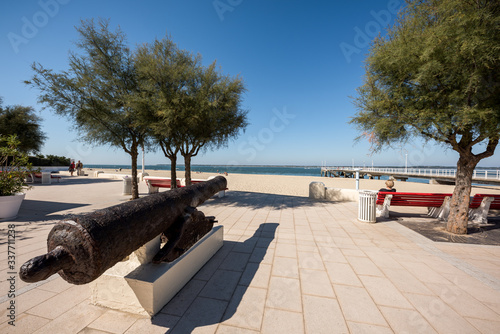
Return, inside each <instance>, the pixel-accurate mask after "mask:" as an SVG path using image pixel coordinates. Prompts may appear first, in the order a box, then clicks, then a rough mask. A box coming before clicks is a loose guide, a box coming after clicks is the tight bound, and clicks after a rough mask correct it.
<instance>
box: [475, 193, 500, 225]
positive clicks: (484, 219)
mask: <svg viewBox="0 0 500 334" xmlns="http://www.w3.org/2000/svg"><path fill="white" fill-rule="evenodd" d="M490 209H493V210H499V209H500V195H495V194H476V195H474V197H472V199H471V201H470V203H469V220H470V221H472V222H473V223H476V224H487V223H488V212H489V210H490Z"/></svg>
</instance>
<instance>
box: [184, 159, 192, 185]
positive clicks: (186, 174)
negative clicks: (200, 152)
mask: <svg viewBox="0 0 500 334" xmlns="http://www.w3.org/2000/svg"><path fill="white" fill-rule="evenodd" d="M184 165H185V172H184V177H185V178H186V186H190V185H191V155H189V154H186V155H185V156H184Z"/></svg>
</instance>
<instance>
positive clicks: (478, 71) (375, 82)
mask: <svg viewBox="0 0 500 334" xmlns="http://www.w3.org/2000/svg"><path fill="white" fill-rule="evenodd" d="M499 79H500V3H499V2H497V1H485V0H477V1H472V0H471V1H463V0H407V1H406V7H405V8H404V10H403V11H402V13H401V14H400V16H399V18H398V20H397V22H396V23H395V25H394V26H393V27H392V28H390V29H389V30H388V32H387V36H379V37H378V38H376V39H375V40H374V41H373V43H372V46H371V49H370V52H369V55H368V57H367V59H366V74H365V80H364V84H363V86H361V87H360V88H359V89H358V97H357V98H356V99H355V101H354V102H355V104H356V106H357V107H358V112H357V114H356V115H355V116H354V117H353V119H352V120H351V124H354V125H355V126H357V128H358V129H359V130H360V131H361V132H362V133H363V134H364V135H367V136H369V137H370V138H371V140H372V144H374V149H375V150H376V151H377V150H381V149H384V148H388V147H391V145H393V144H395V143H398V144H400V143H403V144H404V143H405V142H407V141H408V140H410V139H413V138H416V137H420V138H424V139H426V140H431V141H435V142H437V143H439V144H442V145H444V146H445V147H448V148H451V149H453V150H455V151H456V152H458V154H459V156H460V158H459V161H458V162H457V182H456V185H457V186H456V188H455V192H454V195H453V198H452V207H451V211H450V212H451V213H450V217H449V219H448V230H449V231H452V232H456V233H466V229H467V207H468V204H469V195H470V189H471V180H472V172H473V170H474V168H475V167H476V165H477V163H478V162H479V161H480V160H482V159H484V158H487V157H490V156H492V155H493V154H494V151H495V148H496V146H497V144H498V141H499V138H500V81H499ZM362 136H363V135H362ZM362 136H360V137H362Z"/></svg>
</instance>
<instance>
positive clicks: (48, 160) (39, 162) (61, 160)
mask: <svg viewBox="0 0 500 334" xmlns="http://www.w3.org/2000/svg"><path fill="white" fill-rule="evenodd" d="M29 162H30V163H31V164H32V165H34V166H69V164H70V163H71V159H70V158H66V157H60V156H57V155H51V154H49V155H46V156H44V155H43V154H38V155H37V156H36V157H29Z"/></svg>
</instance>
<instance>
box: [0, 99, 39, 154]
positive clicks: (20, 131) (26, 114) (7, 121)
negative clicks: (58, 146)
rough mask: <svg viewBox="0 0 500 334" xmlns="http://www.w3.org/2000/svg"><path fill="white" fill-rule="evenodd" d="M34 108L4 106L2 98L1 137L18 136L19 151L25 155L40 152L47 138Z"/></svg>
mask: <svg viewBox="0 0 500 334" xmlns="http://www.w3.org/2000/svg"><path fill="white" fill-rule="evenodd" d="M41 121H42V119H41V118H40V117H39V116H38V115H36V113H35V111H34V109H33V108H32V107H24V106H20V105H15V106H6V107H3V106H2V99H1V98H0V135H2V136H6V137H8V136H10V135H16V137H17V139H18V140H19V145H18V147H17V149H18V150H19V151H21V152H24V153H27V154H28V153H37V152H40V150H41V148H42V146H43V142H44V141H45V139H46V137H45V134H44V133H43V132H42V129H41V126H40V122H41Z"/></svg>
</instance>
